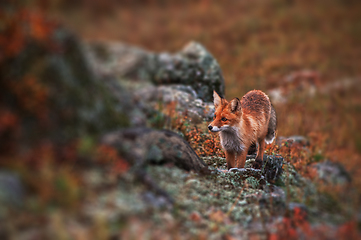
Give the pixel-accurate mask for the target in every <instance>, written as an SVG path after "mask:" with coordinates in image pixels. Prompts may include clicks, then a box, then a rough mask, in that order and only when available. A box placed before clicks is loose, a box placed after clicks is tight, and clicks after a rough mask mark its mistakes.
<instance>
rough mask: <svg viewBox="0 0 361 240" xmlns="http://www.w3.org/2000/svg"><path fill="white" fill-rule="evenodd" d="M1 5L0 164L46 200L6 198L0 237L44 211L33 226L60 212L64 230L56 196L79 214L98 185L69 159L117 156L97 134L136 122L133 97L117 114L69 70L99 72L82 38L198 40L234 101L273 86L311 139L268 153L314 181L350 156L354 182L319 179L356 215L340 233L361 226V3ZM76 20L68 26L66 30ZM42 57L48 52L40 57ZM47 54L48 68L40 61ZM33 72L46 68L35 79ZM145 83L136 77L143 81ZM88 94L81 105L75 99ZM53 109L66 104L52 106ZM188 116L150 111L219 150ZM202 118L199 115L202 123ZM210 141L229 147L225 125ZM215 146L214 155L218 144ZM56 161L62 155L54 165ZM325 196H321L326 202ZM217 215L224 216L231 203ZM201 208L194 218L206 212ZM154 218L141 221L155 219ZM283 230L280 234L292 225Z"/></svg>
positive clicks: (283, 119) (288, 128) (55, 223)
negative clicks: (324, 167) (222, 134)
mask: <svg viewBox="0 0 361 240" xmlns="http://www.w3.org/2000/svg"><path fill="white" fill-rule="evenodd" d="M0 7H1V10H0V65H1V67H0V72H1V82H0V87H1V88H0V91H1V92H0V94H1V96H0V100H1V102H0V141H1V146H0V151H1V152H0V157H1V160H0V166H1V167H2V171H3V170H4V169H5V170H6V169H11V170H12V171H15V172H16V173H17V174H18V175H19V176H20V179H22V181H24V182H26V184H24V185H25V186H23V187H24V188H26V189H28V190H26V191H23V190H21V188H22V185H21V184H20V185H19V189H20V190H16V191H15V192H14V193H11V194H15V195H13V196H14V197H15V199H18V198H21V197H23V195H22V194H27V193H29V192H30V193H36V194H38V195H39V196H40V198H39V199H40V202H38V200H39V199H38V200H36V201H35V200H30V202H27V203H26V204H25V206H26V207H24V208H23V209H22V210H24V209H25V210H26V211H20V213H19V211H18V210H14V209H17V208H14V209H12V210H11V211H14V212H11V211H10V212H8V211H6V210H4V209H2V208H0V216H2V217H0V222H1V223H5V222H7V221H8V219H11V221H10V220H9V222H11V224H13V225H11V224H8V225H3V226H5V227H1V226H0V237H1V236H4V237H9V236H10V237H11V236H19V235H16V234H13V232H12V231H13V229H17V230H19V229H20V232H21V229H22V227H23V226H27V224H28V223H29V222H31V219H33V220H34V219H35V221H34V222H33V223H32V224H30V225H32V226H33V225H35V226H36V227H38V226H41V225H42V224H43V223H44V222H46V221H47V220H46V219H48V218H47V217H48V216H50V219H51V221H50V222H51V224H52V227H51V229H53V232H55V233H56V234H55V235H56V236H60V237H59V238H61V236H63V235H62V232H63V231H64V229H66V227H64V225H62V222H63V220H64V219H66V218H67V217H66V214H65V213H64V212H61V211H60V213H59V212H58V211H55V210H54V211H53V210H50V213H49V212H48V210H49V209H51V208H52V207H53V208H54V209H57V207H58V206H60V209H62V208H63V207H64V209H68V210H69V209H70V212H71V213H75V212H77V210H76V209H77V208H78V206H79V204H80V202H81V201H83V200H84V199H85V198H86V197H84V196H87V197H89V196H90V197H92V196H93V195H94V192H95V191H96V190H94V189H97V188H94V189H93V188H92V190H89V192H91V191H93V190H94V192H93V193H89V192H86V193H82V191H83V190H82V188H83V185H82V184H84V181H83V180H80V177H79V176H78V175H77V174H74V168H76V167H74V166H73V163H74V162H75V161H83V160H84V159H92V160H94V159H95V160H94V161H97V160H96V159H98V158H99V159H100V158H102V159H103V158H104V154H105V155H106V156H107V157H105V159H108V158H111V159H113V158H114V155H112V154H114V152H112V150H109V149H105V150H104V148H101V147H100V148H98V146H97V144H96V143H95V140H94V139H95V138H96V137H98V136H99V134H101V133H104V132H105V131H109V130H110V129H114V126H115V125H116V126H122V127H127V126H129V125H132V121H133V120H134V119H137V118H133V117H132V118H130V120H129V119H128V117H129V116H127V113H129V112H127V110H124V109H120V113H119V112H117V113H116V114H114V109H113V108H112V106H113V105H111V104H112V103H113V102H114V99H111V98H109V99H108V96H107V94H104V93H103V92H102V91H101V90H99V89H102V88H101V87H99V86H98V85H97V83H95V82H96V81H95V80H94V79H93V80H89V81H88V80H87V81H83V82H79V83H74V82H72V81H73V80H71V79H70V77H68V76H73V75H74V76H76V77H79V79H83V78H84V79H92V77H90V75H88V74H89V73H88V72H87V71H88V70H87V68H86V67H85V66H83V65H82V64H80V65H78V63H79V62H82V60H81V59H79V58H77V57H76V56H78V55H75V57H74V56H73V55H72V54H73V53H76V54H77V52H78V50H79V49H80V47H79V45H78V43H77V42H78V41H79V42H82V43H93V42H109V43H118V42H119V43H121V44H125V46H129V48H132V47H136V48H139V49H142V51H143V50H144V51H147V52H150V53H162V52H167V53H176V52H178V51H180V50H181V49H182V48H183V47H184V46H185V45H186V44H187V43H188V42H190V41H196V42H198V43H200V44H202V45H203V46H204V47H205V48H206V49H207V51H209V52H210V53H211V54H212V56H213V57H214V58H215V59H216V60H217V62H218V64H219V66H220V69H221V70H222V74H223V77H224V82H225V92H224V94H225V97H226V98H227V99H232V98H233V97H239V98H240V97H242V96H243V95H244V94H245V93H247V92H248V91H250V90H253V89H260V90H262V91H264V92H266V93H267V94H268V95H269V96H270V98H271V100H272V103H273V105H274V106H275V109H276V112H277V117H278V132H277V136H278V137H279V139H280V141H281V139H287V138H288V137H290V136H294V137H293V139H300V138H301V139H303V140H305V141H306V142H307V144H305V145H307V146H306V147H305V148H302V150H300V151H298V150H299V149H298V150H297V149H291V150H290V149H288V150H287V151H288V152H287V151H285V150H282V147H281V144H280V141H279V142H277V144H278V145H279V146H278V145H277V144H276V143H275V144H274V145H272V146H269V147H268V149H267V153H268V154H271V153H274V154H288V155H287V156H288V157H289V158H290V159H292V161H291V160H290V162H291V163H292V164H294V166H295V167H296V169H297V170H298V171H299V172H300V173H301V175H302V176H303V177H306V178H310V179H313V177H314V175H313V172H312V171H311V170H310V168H309V166H310V165H312V164H317V163H319V162H325V161H326V160H328V161H330V162H333V163H337V164H341V165H342V166H343V167H344V169H345V171H347V174H349V176H350V178H351V179H352V181H351V183H350V184H349V185H347V186H344V185H341V186H339V185H337V186H332V187H330V186H327V187H324V186H321V187H320V186H319V188H318V190H317V194H318V193H322V194H325V193H327V196H328V198H327V199H328V200H327V201H328V202H327V201H326V200H325V201H326V202H327V204H325V205H327V207H325V208H327V210H330V209H332V208H333V207H334V206H337V210H336V211H337V213H340V215H342V216H343V217H345V218H342V221H341V220H340V221H338V220H337V221H338V222H337V221H336V222H337V223H338V224H339V223H340V222H342V223H344V222H345V221H344V219H347V221H350V222H348V223H347V224H348V225H347V224H346V225H342V227H341V228H340V229H339V230H340V231H339V232H341V233H340V234H341V235H340V236H348V235H347V234H346V233H347V232H352V231H360V226H361V224H360V223H361V212H360V204H361V198H360V196H361V44H360V43H361V14H360V13H361V1H357V0H344V1H342V0H313V1H311V0H273V1H266V0H253V1H243V0H241V1H235V0H226V1H210V0H199V1H191V0H185V1H176V0H168V1H166V0H144V1H141V0H124V1H116V0H102V1H101V0H81V1H70V0H54V1H46V0H39V1H25V0H24V1H5V2H3V3H0ZM53 29H65V30H66V32H65V33H64V32H62V31H53ZM68 31H69V33H71V36H72V37H68V34H69V33H68ZM25 32H26V33H25ZM74 39H75V40H74ZM29 46H30V47H29ZM34 46H35V47H34ZM64 46H65V47H64ZM49 52H51V54H50V55H49ZM68 53H69V54H70V55H69V56H68V55H67V54H68ZM52 54H64V59H65V60H64V61H63V60H59V59H57V58H52V56H53V55H52ZM29 56H31V57H29ZM49 56H50V57H49ZM85 58H86V57H85ZM34 59H40V60H39V61H38V60H36V64H33V63H34V62H35V60H34ZM68 60H69V61H70V60H71V62H70V63H69V64H70V65H69V66H68V65H67V64H68V62H67V61H68ZM72 61H74V62H72ZM73 63H74V65H72V64H73ZM29 66H31V67H29ZM44 66H45V69H46V71H44V72H42V70H39V69H42V68H44ZM73 66H74V67H73ZM29 73H30V74H29ZM39 73H41V74H39ZM69 74H70V75H69ZM72 74H73V75H72ZM37 79H45V80H42V82H41V84H39V81H38V80H37ZM69 79H70V80H69ZM63 80H64V81H63ZM68 80H69V81H68ZM14 81H15V82H14ZM16 81H18V82H16ZM75 82H76V81H75ZM44 83H46V84H44ZM93 84H94V85H93ZM44 86H51V87H49V88H48V87H44ZM87 86H92V87H91V89H89V88H87ZM77 87H79V89H80V92H79V89H78V88H77ZM142 87H143V86H142V82H140V86H137V87H136V88H137V89H138V90H139V88H142ZM49 89H50V90H49ZM81 89H87V90H86V92H87V94H86V95H84V96H83V94H82V93H81V92H82V90H81ZM98 90H99V91H98ZM116 94H118V95H119V96H120V97H119V99H120V101H123V102H126V101H127V100H126V99H127V98H126V97H122V96H128V95H127V94H126V93H122V92H120V93H116ZM75 96H76V97H75ZM79 96H80V97H79ZM89 96H91V97H89ZM89 99H90V100H89ZM119 99H118V101H119ZM124 99H125V100H124ZM89 102H91V103H89ZM127 104H128V103H127ZM54 106H56V107H54ZM78 106H80V107H81V109H83V108H84V111H81V112H79V113H78V112H77V110H74V111H73V108H77V107H78ZM57 107H59V108H61V109H62V110H61V111H56V109H58V108H57ZM93 109H97V110H96V111H95V112H94V111H93ZM125 109H126V107H125ZM118 110H119V109H118ZM158 110H159V109H158ZM74 112H76V113H75V114H74ZM169 112H170V111H169ZM132 114H133V113H132ZM69 116H70V117H69ZM114 116H115V117H114ZM132 116H133V115H132ZM107 117H108V118H107ZM179 118H182V116H177V119H176V122H175V123H173V122H172V124H173V125H172V124H169V123H167V121H164V122H165V125H162V124H163V123H164V122H161V124H159V122H157V124H154V122H153V123H152V124H150V126H152V127H154V126H155V127H157V128H168V129H172V130H174V129H176V130H179V131H180V132H183V134H184V135H185V139H186V140H187V141H188V142H190V144H191V146H192V147H193V148H195V150H196V152H197V153H198V154H199V155H202V156H209V155H210V152H209V151H211V150H209V149H208V150H204V149H202V151H200V150H199V149H197V146H201V145H205V144H204V143H205V142H204V141H205V140H207V141H208V140H209V137H208V133H207V132H206V130H205V132H204V135H201V136H202V137H201V139H199V138H197V139H196V138H195V136H196V135H200V134H199V132H198V130H197V131H195V132H191V131H190V129H191V127H194V126H193V125H187V124H186V123H184V122H183V121H180V120H179ZM99 119H102V120H103V119H107V120H106V121H100V120H99ZM153 120H154V119H153ZM153 120H152V121H153ZM157 121H158V120H157ZM177 124H178V125H181V126H178V125H177ZM170 125H172V126H171V127H169V126H170ZM174 125H175V126H174ZM206 125H207V122H202V123H200V124H198V125H196V128H197V129H203V128H205V126H206ZM19 126H21V127H19ZM148 126H149V125H148ZM164 126H166V127H164ZM186 128H187V129H186ZM24 129H25V130H24ZM34 129H40V131H37V130H34ZM192 131H193V130H192ZM187 134H188V135H187ZM202 134H203V133H202ZM295 136H296V137H295ZM297 137H298V138H297ZM34 139H36V141H34ZM211 140H212V141H214V142H215V143H214V144H215V145H212V147H210V148H211V149H214V146H218V147H219V142H218V140H217V139H216V137H214V138H213V137H212V138H211ZM208 143H209V142H207V144H208ZM217 144H218V145H217ZM95 146H96V147H95ZM282 146H284V145H282ZM95 150H96V152H94V151H95ZM99 152H101V155H102V154H103V155H102V156H103V157H99V154H100V153H99ZM104 152H105V153H104ZM211 153H212V154H215V150H212V151H211ZM218 153H219V152H217V154H218ZM219 154H223V153H219ZM292 154H293V155H292ZM109 156H110V157H109ZM44 159H45V160H44ZM116 159H117V165H116V174H123V173H124V172H126V171H127V170H128V168H129V166H128V163H126V161H124V160H123V159H122V158H121V157H120V158H118V157H116ZM84 161H85V160H84ZM101 161H103V162H101V164H102V163H104V161H105V162H106V160H104V159H103V160H101ZM44 162H45V163H44ZM85 162H86V161H85ZM59 163H62V164H64V163H66V164H65V166H63V167H62V168H59V169H58V168H57V166H58V165H57V164H59ZM97 164H99V163H97ZM74 165H76V164H74ZM85 165H86V164H85ZM73 167H74V168H73ZM58 170H59V171H58ZM38 172H40V173H41V174H39V175H37V174H36V173H38ZM114 174H115V173H114ZM116 174H115V175H116ZM112 176H113V175H112ZM7 177H8V175H5V177H4V173H3V172H1V173H0V180H1V179H2V180H1V181H4V179H10V180H9V181H15V183H14V182H13V184H15V186H18V185H17V184H18V183H17V181H18V180H17V178H13V177H12V176H10V177H9V178H7ZM14 179H15V180H14ZM1 181H0V189H1ZM6 181H8V180H6ZM126 181H128V180H126ZM39 183H41V184H39ZM54 186H55V187H54ZM3 189H6V188H3ZM84 191H85V190H84ZM86 191H88V190H86ZM124 191H125V190H124ZM11 194H10V195H11ZM0 195H1V194H0ZM4 195H6V194H4ZM64 196H65V197H64ZM130 198H131V197H130ZM329 199H331V200H329ZM0 200H1V198H0ZM7 201H8V200H7ZM15 202H16V201H15ZM311 202H312V201H311ZM316 202H317V201H316ZM313 203H314V202H312V204H313ZM16 204H17V203H16ZM310 204H311V203H310ZM319 204H320V206H321V205H322V206H323V204H324V202H323V200H322V201H320V202H319ZM20 205H21V204H20ZM44 206H47V207H44ZM49 206H50V207H49ZM54 206H57V207H54ZM48 207H49V208H48ZM45 208H46V209H47V210H46V211H45V210H44V209H45ZM349 208H351V209H349ZM335 209H336V207H335ZM322 210H323V209H322V208H321V211H322ZM24 212H27V213H24ZM1 213H2V214H3V215H1ZM13 213H14V215H12V214H13ZM70 215H71V214H70ZM4 216H6V217H4ZM9 216H15V217H13V218H12V217H9ZM34 216H35V217H34ZM44 216H46V217H44ZM217 216H218V215H217ZM218 217H220V218H221V219H223V215H221V216H218ZM15 218H16V219H15ZM79 218H81V216H80V217H79ZM191 218H192V219H193V218H194V219H198V215H192V216H191ZM325 218H327V217H325ZM127 219H128V218H127ZM165 219H166V218H165ZM340 219H341V218H340ZM128 220H129V219H128ZM128 220H127V222H126V223H124V222H122V223H121V224H123V225H122V226H123V227H124V226H128V225H127V224H130V225H132V224H133V225H137V224H138V226H139V224H140V223H139V220H137V219H132V218H130V220H129V221H128ZM166 220H167V219H166ZM64 221H65V220H64ZM79 221H80V222H81V220H79ZM222 221H223V220H222ZM155 222H156V221H155ZM147 224H148V223H147ZM147 224H145V225H146V226H145V225H142V226H144V228H150V229H151V228H152V227H151V225H149V224H148V225H147ZM227 224H228V223H227ZM85 225H86V224H85ZM105 225H106V223H105V220H104V219H103V218H101V217H99V218H95V220H94V224H93V225H92V228H93V230H92V231H95V232H96V234H100V235H97V236H100V237H99V238H98V239H108V238H107V237H104V236H108V235H106V234H105V233H104V232H102V229H103V228H102V227H104V226H105ZM140 225H141V224H140ZM13 226H16V227H13ZM25 228H26V227H25ZM173 228H174V229H177V226H173V227H172V229H173ZM74 229H76V231H78V230H79V229H78V228H76V227H74V228H73V230H74ZM94 229H95V230H94ZM355 229H356V230H355ZM68 230H69V229H68ZM218 230H219V229H217V231H218ZM283 230H284V229H283ZM283 230H282V229H281V230H280V232H282V231H283ZM74 231H75V230H74ZM174 231H177V230H174ZM219 231H220V232H221V230H219ZM319 231H326V230H319ZM15 232H16V231H15ZM80 232H81V231H80ZM9 233H10V234H9ZM103 233H104V234H105V235H102V234H103ZM287 234H291V235H287ZM287 234H286V235H282V234H280V235H279V238H275V239H282V236H283V237H285V238H286V237H289V236H293V237H295V235H292V233H290V232H288V233H287ZM30 235H31V234H30ZM35 236H43V235H35ZM47 236H48V235H47ZM74 236H83V235H76V234H75V235H74ZM84 236H89V235H86V234H85V235H84ZM127 236H129V235H127ZM202 236H203V237H204V238H206V236H207V235H202ZM280 236H281V237H280ZM316 236H317V235H316ZM350 236H351V238H354V237H356V235H350ZM357 236H359V235H357ZM125 238H126V237H125ZM9 239H10V238H9ZM13 239H14V238H13ZM24 239H40V238H36V237H34V238H26V237H24ZM63 239H66V238H63ZM75 239H82V238H81V237H79V238H78V237H75ZM83 239H86V238H83ZM227 239H232V238H227Z"/></svg>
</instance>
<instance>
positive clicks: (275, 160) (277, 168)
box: [245, 154, 283, 183]
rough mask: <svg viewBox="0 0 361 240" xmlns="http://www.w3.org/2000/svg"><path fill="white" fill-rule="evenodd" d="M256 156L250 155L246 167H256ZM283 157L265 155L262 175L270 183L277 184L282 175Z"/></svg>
mask: <svg viewBox="0 0 361 240" xmlns="http://www.w3.org/2000/svg"><path fill="white" fill-rule="evenodd" d="M255 158H256V155H248V156H247V160H246V164H245V166H246V167H252V166H253V165H254V161H255ZM282 166H283V157H281V156H279V155H276V156H272V155H266V154H264V155H263V162H262V165H261V168H260V171H261V173H262V175H263V176H264V177H265V179H266V180H267V181H268V182H271V183H275V182H276V181H277V180H278V179H279V177H280V176H281V175H282V171H283V170H282Z"/></svg>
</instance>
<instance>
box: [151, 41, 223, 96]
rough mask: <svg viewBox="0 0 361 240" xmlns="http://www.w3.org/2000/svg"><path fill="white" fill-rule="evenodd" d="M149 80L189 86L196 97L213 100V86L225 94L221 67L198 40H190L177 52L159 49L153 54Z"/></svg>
mask: <svg viewBox="0 0 361 240" xmlns="http://www.w3.org/2000/svg"><path fill="white" fill-rule="evenodd" d="M156 65H157V67H156V70H155V72H154V76H153V79H152V81H153V82H154V83H156V84H157V85H159V84H183V85H186V86H191V87H192V88H193V89H194V90H195V91H196V93H197V97H198V98H200V99H202V100H203V101H206V102H211V101H212V100H213V90H215V91H217V92H218V93H219V94H221V95H224V79H223V76H222V71H221V69H220V67H219V64H218V63H217V61H216V60H215V59H214V58H213V56H212V55H211V54H210V53H209V52H208V51H207V50H206V49H205V48H204V47H203V46H202V45H201V44H199V43H197V42H190V43H188V44H187V45H186V46H185V47H184V48H183V49H182V50H181V51H180V52H178V53H176V54H174V55H173V54H169V53H162V54H159V55H158V56H157V58H156Z"/></svg>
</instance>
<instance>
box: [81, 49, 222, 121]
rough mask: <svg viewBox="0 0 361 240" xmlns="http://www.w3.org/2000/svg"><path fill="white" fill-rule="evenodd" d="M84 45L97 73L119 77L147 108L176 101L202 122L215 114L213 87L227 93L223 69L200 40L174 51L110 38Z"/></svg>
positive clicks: (192, 118)
mask: <svg viewBox="0 0 361 240" xmlns="http://www.w3.org/2000/svg"><path fill="white" fill-rule="evenodd" d="M85 48H86V49H87V51H86V52H87V56H88V59H89V60H90V62H91V64H92V66H93V68H94V69H95V72H96V73H97V75H99V76H113V77H116V78H118V79H119V83H120V84H121V85H122V86H123V87H124V88H126V89H128V90H129V91H130V92H132V93H133V99H134V102H138V103H139V104H140V105H141V106H142V108H141V109H143V110H144V112H147V113H149V109H157V108H158V106H159V103H161V104H163V105H165V106H166V105H167V104H169V103H171V102H174V103H176V109H175V110H176V111H177V112H179V113H181V114H183V115H186V116H188V117H189V118H190V119H191V120H192V121H193V122H195V123H200V122H201V121H202V120H203V119H206V120H210V119H211V118H212V115H213V112H214V107H213V104H212V101H213V97H212V96H213V90H216V91H217V92H218V93H219V94H220V95H224V79H223V76H222V71H221V69H220V67H219V65H218V63H217V61H216V60H215V59H214V58H213V56H212V55H211V54H210V53H209V52H208V51H207V50H206V49H205V48H204V47H203V46H202V45H201V44H199V43H196V42H191V43H189V44H187V45H186V46H185V47H184V48H183V49H182V50H181V51H179V52H178V53H175V54H170V53H160V54H156V53H151V52H147V51H145V50H141V49H139V48H135V47H131V46H128V45H125V44H121V43H109V42H106V43H105V42H103V43H101V42H96V43H88V44H86V45H85Z"/></svg>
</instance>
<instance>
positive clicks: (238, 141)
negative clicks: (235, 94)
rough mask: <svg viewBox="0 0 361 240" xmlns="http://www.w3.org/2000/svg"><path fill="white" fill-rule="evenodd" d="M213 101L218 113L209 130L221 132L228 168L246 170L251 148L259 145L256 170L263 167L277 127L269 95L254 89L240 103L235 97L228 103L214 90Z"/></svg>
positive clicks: (255, 164)
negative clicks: (266, 146) (265, 152)
mask: <svg viewBox="0 0 361 240" xmlns="http://www.w3.org/2000/svg"><path fill="white" fill-rule="evenodd" d="M213 98H214V107H215V114H214V120H213V122H211V123H210V124H209V126H208V129H209V130H210V131H212V132H219V136H220V139H221V145H222V147H223V149H224V150H225V153H226V160H227V167H228V169H231V168H234V167H236V168H242V167H244V164H245V162H246V156H247V152H248V149H249V148H250V146H251V145H254V144H257V142H258V153H257V156H256V161H255V163H254V165H253V167H254V168H261V167H262V160H263V152H264V147H265V142H266V143H267V144H270V143H272V142H273V140H274V138H275V132H276V125H277V119H276V112H275V109H274V108H273V106H272V104H271V101H270V100H269V98H268V96H267V95H266V94H265V93H264V92H262V91H260V90H253V91H250V92H248V93H247V94H246V95H244V96H243V97H242V99H241V100H239V99H238V98H233V99H232V101H230V102H228V101H227V100H226V99H224V98H221V97H220V96H219V95H218V94H217V93H216V92H215V91H213Z"/></svg>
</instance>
